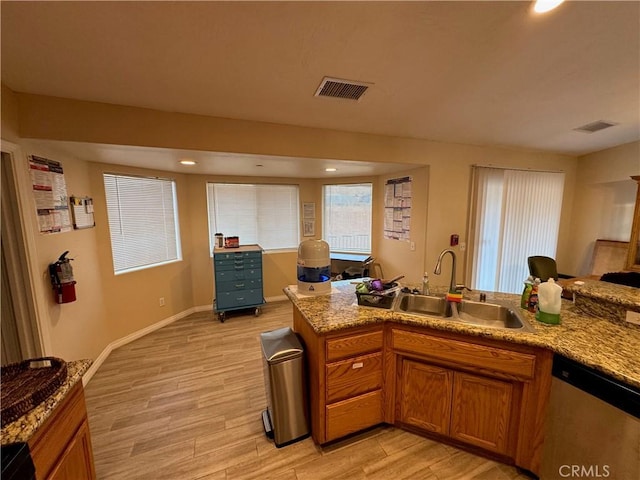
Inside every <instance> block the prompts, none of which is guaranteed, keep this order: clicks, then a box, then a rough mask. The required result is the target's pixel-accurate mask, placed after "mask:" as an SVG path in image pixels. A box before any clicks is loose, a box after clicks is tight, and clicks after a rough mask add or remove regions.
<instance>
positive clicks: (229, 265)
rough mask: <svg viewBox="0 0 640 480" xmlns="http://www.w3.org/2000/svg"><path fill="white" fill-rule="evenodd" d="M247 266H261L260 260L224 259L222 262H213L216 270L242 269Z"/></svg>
mask: <svg viewBox="0 0 640 480" xmlns="http://www.w3.org/2000/svg"><path fill="white" fill-rule="evenodd" d="M247 268H262V262H261V261H260V260H254V261H242V260H240V261H234V260H230V261H224V262H215V263H214V269H215V270H216V271H222V270H244V269H247Z"/></svg>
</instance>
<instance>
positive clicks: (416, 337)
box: [392, 329, 536, 379]
mask: <svg viewBox="0 0 640 480" xmlns="http://www.w3.org/2000/svg"><path fill="white" fill-rule="evenodd" d="M392 342H393V348H394V350H402V351H405V352H410V353H416V354H419V355H423V356H426V357H430V358H436V359H441V360H448V361H450V362H453V363H455V364H458V365H468V366H471V367H476V369H483V370H492V371H494V372H500V373H505V374H508V375H515V376H518V377H520V378H525V379H529V378H533V374H534V366H535V361H536V357H535V355H529V354H526V353H520V352H513V351H511V350H504V349H501V348H496V347H489V346H486V345H477V344H474V343H466V342H460V341H458V340H450V339H446V338H440V337H432V336H430V335H423V334H420V333H414V332H406V331H404V330H396V329H394V330H393V340H392Z"/></svg>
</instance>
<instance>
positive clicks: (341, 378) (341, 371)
mask: <svg viewBox="0 0 640 480" xmlns="http://www.w3.org/2000/svg"><path fill="white" fill-rule="evenodd" d="M326 368H327V402H335V401H336V400H342V399H344V398H347V397H355V396H356V395H360V394H362V393H365V392H370V391H372V390H377V389H379V388H382V352H377V353H371V354H369V355H362V356H359V357H354V358H349V359H346V360H341V361H339V362H334V363H330V364H328V365H327V366H326Z"/></svg>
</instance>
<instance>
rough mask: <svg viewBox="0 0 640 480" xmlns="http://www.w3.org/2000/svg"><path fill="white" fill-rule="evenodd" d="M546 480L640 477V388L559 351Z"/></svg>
mask: <svg viewBox="0 0 640 480" xmlns="http://www.w3.org/2000/svg"><path fill="white" fill-rule="evenodd" d="M540 478H541V480H554V479H567V478H569V479H575V478H580V479H602V478H609V479H612V480H638V479H639V478H640V390H638V389H636V388H633V387H630V386H629V385H626V384H624V383H622V382H620V381H618V380H616V379H614V378H612V377H610V376H608V375H605V374H603V373H601V372H598V371H596V370H594V369H592V368H589V367H586V366H584V365H581V364H579V363H577V362H575V361H573V360H570V359H568V358H565V357H562V356H559V355H556V356H555V357H554V360H553V380H552V385H551V398H550V402H549V415H548V417H547V431H546V436H545V445H544V454H543V458H542V468H541V475H540Z"/></svg>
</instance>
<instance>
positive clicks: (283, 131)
mask: <svg viewBox="0 0 640 480" xmlns="http://www.w3.org/2000/svg"><path fill="white" fill-rule="evenodd" d="M15 97H16V100H17V102H16V103H17V104H18V107H19V119H20V122H19V124H20V130H19V134H20V136H21V137H23V138H38V139H49V140H69V141H88V142H98V143H113V144H125V145H145V146H155V147H171V148H187V149H200V150H214V151H229V152H241V153H242V152H244V153H259V154H272V155H292V156H301V157H315V158H336V159H348V160H366V161H377V162H390V163H403V164H415V165H416V168H415V169H408V170H406V171H403V172H401V173H400V174H394V175H392V177H397V176H404V175H405V174H406V175H410V176H412V177H413V178H414V181H415V182H416V183H415V185H416V186H415V187H414V192H415V203H414V212H413V215H414V219H413V221H412V232H413V233H412V240H414V241H415V243H416V250H415V251H411V250H410V244H407V243H403V242H392V241H389V240H384V239H383V238H381V236H376V237H375V238H374V239H373V248H374V252H373V253H374V255H375V256H376V257H377V258H378V259H379V260H380V261H381V263H382V264H383V266H384V268H385V276H387V277H390V276H393V275H394V274H405V275H406V276H407V279H408V280H411V281H418V280H419V279H420V277H421V276H422V273H423V272H424V271H425V270H427V271H430V270H432V269H433V265H434V264H435V261H436V259H437V256H438V253H439V252H440V251H441V250H442V249H443V248H447V247H448V245H449V235H450V234H452V233H457V234H459V235H460V241H461V242H466V241H468V239H467V224H468V203H469V198H468V195H469V183H470V176H471V167H472V165H474V164H480V165H495V166H504V167H516V168H540V169H545V170H562V171H565V172H566V187H565V195H564V201H563V208H562V220H561V221H562V225H561V230H560V237H559V245H558V262H559V264H560V265H563V264H568V263H570V260H569V259H570V258H571V256H572V243H571V241H570V240H571V238H572V235H570V232H571V222H570V219H571V216H572V207H573V198H574V184H575V179H576V167H577V159H575V158H573V157H570V156H566V155H555V154H544V153H535V152H524V151H516V150H509V149H503V148H496V147H482V146H467V145H458V144H445V143H438V142H430V141H424V140H417V139H408V138H395V137H384V136H376V135H365V134H357V133H346V132H336V131H330V130H319V129H310V128H302V127H291V126H285V125H274V124H266V123H258V122H248V121H237V120H227V119H219V118H208V117H202V116H197V115H183V114H174V113H167V112H155V111H152V110H145V109H137V108H130V107H119V106H113V105H104V104H96V103H89V102H79V101H72V100H64V99H56V98H51V97H40V96H33V95H22V94H16V95H15ZM4 121H5V116H4V115H3V122H4ZM3 126H4V123H3ZM21 143H22V144H23V145H25V146H28V145H29V143H28V142H27V141H26V140H22V141H21ZM25 150H26V149H25ZM26 153H32V152H30V151H26ZM33 153H35V152H33ZM47 154H48V155H50V156H51V158H52V159H54V160H59V161H61V162H62V163H63V166H64V168H65V173H66V174H67V175H68V178H69V179H68V183H69V187H70V191H69V192H70V193H75V194H78V195H91V196H93V197H94V199H95V203H96V206H95V208H96V212H95V213H96V224H97V226H96V228H95V229H91V230H89V231H79V232H70V233H65V234H59V235H53V236H48V237H47V238H42V239H39V242H38V261H39V262H40V263H41V265H42V266H45V265H46V263H48V262H49V261H52V258H51V257H52V255H55V257H54V258H53V259H55V258H57V255H59V253H61V252H62V251H63V250H65V249H68V250H70V251H71V252H72V254H74V256H75V257H76V260H75V263H74V267H75V268H76V269H77V274H78V276H79V277H78V302H76V303H77V304H76V305H74V306H69V307H70V308H68V309H67V310H60V311H61V312H67V311H68V312H70V313H69V314H68V315H67V313H63V314H62V315H59V316H58V318H56V311H57V310H56V309H60V307H54V308H53V310H52V312H50V317H51V318H49V319H47V321H48V322H49V323H51V325H52V326H53V327H52V328H53V330H54V332H53V337H54V343H55V345H56V347H55V348H56V349H57V350H56V351H59V352H61V353H60V355H62V356H64V357H65V358H75V357H78V356H90V357H94V358H95V357H96V356H97V355H98V354H99V353H100V351H101V348H104V347H105V346H106V345H107V344H108V343H110V342H112V341H114V340H117V339H119V338H122V337H124V336H126V335H128V334H130V333H132V332H135V331H137V330H140V329H142V328H144V327H146V326H149V325H151V324H153V323H155V322H157V321H159V320H162V319H165V318H169V317H171V316H173V315H176V314H179V313H180V312H183V311H185V310H186V309H188V308H191V307H194V306H201V305H209V304H210V302H211V300H212V292H213V275H212V267H211V260H210V257H209V245H208V231H207V215H206V190H205V184H206V182H207V181H208V180H213V179H216V178H219V177H207V176H202V175H179V174H170V173H168V172H155V173H156V174H158V175H162V176H170V177H172V178H175V179H176V182H177V185H178V195H179V204H180V211H179V214H180V220H181V236H182V245H183V258H184V259H183V261H182V262H178V263H174V264H170V265H165V266H162V267H156V268H152V269H148V270H143V271H140V272H133V273H128V274H124V275H119V276H115V275H113V270H112V266H111V251H110V245H109V236H108V230H107V222H106V212H105V208H104V189H103V186H102V176H101V175H102V172H103V171H105V170H108V171H122V172H131V173H134V172H136V171H138V170H136V169H131V168H125V167H116V166H113V165H102V164H97V163H91V162H83V161H81V160H78V159H69V158H61V157H59V156H56V155H55V154H54V153H53V152H47ZM45 156H47V155H45ZM85 160H91V159H85ZM386 179H387V177H380V178H374V179H372V181H373V182H374V187H376V188H378V190H377V192H375V193H374V229H375V231H378V232H381V231H382V215H383V213H382V208H383V207H382V205H383V200H382V193H381V192H382V190H383V188H380V187H383V186H384V182H385V181H386ZM240 180H247V179H246V178H245V179H240ZM274 180H277V181H278V182H279V181H280V180H283V179H262V180H257V179H255V178H254V177H251V178H250V179H249V181H267V182H268V181H274ZM283 181H284V180H283ZM287 181H291V180H290V179H289V180H287ZM358 181H362V179H358ZM295 183H299V184H300V185H301V196H300V201H301V202H305V201H315V202H316V209H317V211H316V213H317V220H316V228H317V232H318V235H320V226H321V187H322V183H323V181H322V180H304V181H303V180H295ZM72 190H73V191H72ZM380 235H382V234H380ZM86 249H88V250H89V251H88V252H87V251H85V250H86ZM58 250H60V251H58ZM76 251H77V252H79V253H81V255H76V254H75V252H76ZM459 253H460V255H459V262H458V263H459V267H458V280H459V281H461V282H462V281H464V280H465V279H464V271H465V256H466V252H464V253H463V252H462V251H461V250H460V249H459ZM295 258H296V253H295V252H288V253H278V254H275V253H274V254H268V255H266V256H265V295H266V296H268V297H270V296H278V295H281V289H282V287H283V286H284V285H287V284H291V283H294V282H295V268H294V265H295ZM89 268H90V269H91V271H90V272H89V271H88V269H89ZM93 269H95V270H93ZM431 279H432V280H431V281H432V283H434V284H442V285H445V284H447V283H448V275H447V273H446V266H445V274H444V275H442V276H440V277H434V276H431ZM161 296H163V297H165V301H166V305H165V306H164V307H159V305H158V298H159V297H161ZM85 298H86V299H87V300H86V301H85ZM64 307H66V306H63V308H64ZM74 309H75V310H74ZM79 317H82V318H84V319H89V320H82V321H83V322H87V321H89V322H93V323H91V324H87V325H88V326H87V330H90V333H89V334H87V337H89V336H91V339H89V338H85V337H84V336H82V335H80V336H78V335H77V334H75V333H74V331H73V328H72V325H74V323H73V322H76V324H77V322H79V320H77V319H78V318H79ZM71 318H74V319H75V320H71ZM75 343H80V344H82V345H83V346H81V347H80V346H76V345H75Z"/></svg>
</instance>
